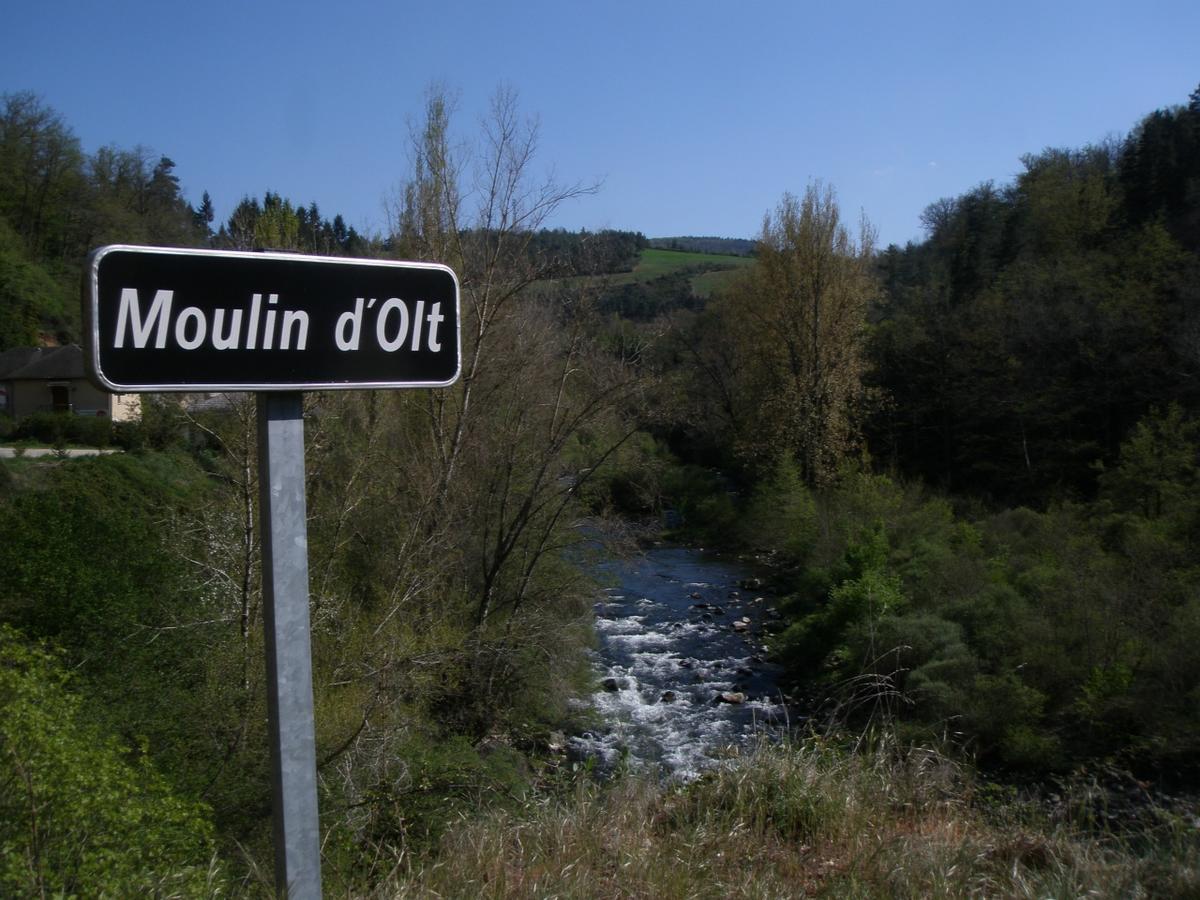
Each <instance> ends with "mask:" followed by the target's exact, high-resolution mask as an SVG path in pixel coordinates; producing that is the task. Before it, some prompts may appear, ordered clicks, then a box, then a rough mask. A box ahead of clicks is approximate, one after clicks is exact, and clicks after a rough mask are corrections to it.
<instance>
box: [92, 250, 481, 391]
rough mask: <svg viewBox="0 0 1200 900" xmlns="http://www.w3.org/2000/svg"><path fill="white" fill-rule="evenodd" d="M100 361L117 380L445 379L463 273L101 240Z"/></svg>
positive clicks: (104, 372)
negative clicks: (107, 243) (105, 243)
mask: <svg viewBox="0 0 1200 900" xmlns="http://www.w3.org/2000/svg"><path fill="white" fill-rule="evenodd" d="M83 301H84V332H85V339H86V341H87V345H88V346H87V353H86V358H87V360H88V368H89V374H90V375H91V376H92V379H93V380H94V381H95V382H96V383H97V384H99V385H100V386H102V387H104V388H106V389H107V390H110V391H276V390H287V391H302V390H314V389H331V388H402V387H444V386H445V385H448V384H451V383H452V382H453V381H454V380H455V379H456V378H458V373H459V367H460V350H459V318H458V279H457V278H455V276H454V273H453V272H452V271H451V270H450V269H448V268H446V267H445V266H439V265H433V264H427V263H408V262H404V263H401V262H384V261H377V260H362V259H335V258H331V257H316V256H300V255H296V254H290V253H235V252H216V251H207V250H176V249H166V248H161V247H129V246H120V245H117V246H110V247H101V248H100V249H99V250H96V251H94V252H93V253H92V255H91V257H90V259H89V264H88V267H87V269H86V271H85V274H84V287H83Z"/></svg>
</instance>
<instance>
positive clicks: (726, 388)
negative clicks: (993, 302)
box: [692, 184, 876, 484]
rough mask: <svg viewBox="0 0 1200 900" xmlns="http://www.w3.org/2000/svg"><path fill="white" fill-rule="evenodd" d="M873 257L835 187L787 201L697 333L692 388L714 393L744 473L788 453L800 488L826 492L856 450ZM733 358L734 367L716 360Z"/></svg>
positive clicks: (869, 240) (867, 236) (864, 232)
mask: <svg viewBox="0 0 1200 900" xmlns="http://www.w3.org/2000/svg"><path fill="white" fill-rule="evenodd" d="M873 252H874V251H873V235H872V232H871V229H870V227H869V226H868V225H867V224H866V222H865V221H864V222H863V223H862V225H861V228H860V233H859V237H858V238H857V240H856V239H853V238H851V236H850V233H849V231H848V230H847V229H846V228H845V226H844V225H843V224H842V223H841V218H840V211H839V209H838V206H837V202H836V199H835V197H834V194H833V191H832V189H830V188H822V187H821V186H820V185H818V184H812V185H810V186H809V188H808V190H807V191H806V193H805V195H804V197H803V198H802V199H798V198H796V197H794V196H792V195H790V194H785V195H784V198H783V200H782V201H781V202H780V204H779V206H778V208H777V209H776V210H775V212H774V213H773V214H771V215H768V216H767V218H766V220H765V222H764V224H763V233H762V237H761V239H760V240H759V250H758V256H757V259H756V260H755V262H754V264H753V265H751V266H749V267H748V268H747V269H746V270H745V277H744V278H742V279H740V280H739V282H738V283H737V284H736V286H735V287H733V288H731V289H730V290H729V291H728V293H727V294H726V295H725V296H724V297H723V298H722V299H721V300H720V301H719V302H718V303H717V304H716V305H715V306H714V311H713V316H712V317H711V318H712V319H713V321H712V323H711V327H701V328H697V329H696V330H695V332H694V336H693V338H692V348H693V349H692V355H693V357H694V359H695V360H696V362H697V363H698V366H697V369H698V371H697V372H696V375H695V378H696V386H695V388H694V390H695V391H696V393H698V394H708V395H715V397H716V398H717V400H718V405H717V408H716V409H715V410H713V412H714V414H715V415H716V416H718V417H719V418H720V421H721V422H722V424H724V425H725V426H727V428H728V429H729V435H728V440H729V442H730V443H732V444H733V445H734V446H736V447H737V448H738V449H739V453H740V456H741V458H742V460H743V465H744V466H745V467H746V468H749V469H751V470H754V469H755V468H756V467H761V466H763V464H764V463H765V464H766V466H768V467H769V466H771V465H773V464H774V463H775V462H777V461H778V460H779V459H780V458H782V457H783V456H784V455H785V454H791V456H792V457H793V459H794V460H795V462H796V464H797V465H798V466H799V468H800V472H801V475H802V477H803V478H804V480H805V481H806V482H808V483H809V484H819V483H825V482H828V481H830V480H831V479H832V478H833V477H834V475H835V473H836V471H837V469H838V467H839V465H840V461H841V459H842V458H843V457H844V456H845V455H846V454H850V453H853V452H854V451H855V449H856V448H857V447H858V445H859V442H860V423H861V419H862V416H863V413H864V411H865V404H866V401H867V399H868V393H867V391H866V389H865V385H864V380H863V379H864V375H865V371H866V366H867V360H866V356H865V353H864V346H863V339H864V337H865V332H866V327H867V311H868V306H869V304H870V303H871V301H872V300H873V298H874V296H875V292H876V288H875V284H874V275H873V272H872V256H873ZM701 324H702V325H708V323H705V322H703V320H702V322H701ZM714 345H715V346H714ZM730 354H731V355H733V356H735V357H736V358H737V364H736V365H728V364H725V363H724V362H723V361H722V360H721V359H720V357H721V356H722V355H730ZM734 397H737V398H738V401H737V403H738V407H740V408H736V409H735V407H734V403H733V400H732V398H734Z"/></svg>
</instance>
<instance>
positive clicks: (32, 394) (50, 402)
mask: <svg viewBox="0 0 1200 900" xmlns="http://www.w3.org/2000/svg"><path fill="white" fill-rule="evenodd" d="M58 384H63V385H66V386H67V388H68V391H69V398H70V403H71V409H72V410H73V411H74V412H75V413H76V414H78V415H92V416H94V415H99V414H103V415H106V416H110V415H112V395H111V394H107V393H105V392H104V391H101V390H99V389H98V388H96V387H94V386H93V385H92V384H91V383H90V382H88V381H86V380H83V379H70V380H66V379H63V380H61V381H11V382H9V395H8V403H9V411H10V412H11V413H12V417H13V418H14V419H23V418H25V417H26V416H31V415H33V414H34V413H36V412H52V411H53V409H54V394H53V392H52V391H51V386H52V385H58Z"/></svg>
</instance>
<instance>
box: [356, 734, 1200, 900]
mask: <svg viewBox="0 0 1200 900" xmlns="http://www.w3.org/2000/svg"><path fill="white" fill-rule="evenodd" d="M1148 837H1149V838H1150V842H1149V845H1145V841H1146V839H1147V838H1148ZM1139 841H1142V842H1143V847H1142V850H1141V851H1140V852H1139V853H1135V852H1133V851H1132V850H1131V849H1130V847H1131V846H1133V845H1132V843H1131V842H1130V841H1129V840H1128V839H1126V840H1117V839H1116V838H1114V837H1112V836H1111V835H1109V836H1105V835H1099V836H1097V835H1094V834H1092V835H1088V834H1085V833H1084V832H1083V831H1081V830H1080V829H1078V828H1073V827H1071V826H1070V825H1069V824H1064V823H1061V822H1060V823H1057V824H1056V823H1053V822H1051V821H1050V819H1049V817H1048V816H1047V815H1046V814H1045V813H1044V812H1043V811H1041V810H1038V809H1037V808H1035V807H1032V806H1030V805H1028V804H1024V805H1019V804H1011V803H1010V804H1006V805H1000V806H998V805H997V804H995V803H994V802H987V803H984V802H982V801H981V800H979V799H978V798H977V797H976V794H975V791H974V789H973V786H972V779H971V777H970V776H969V774H968V773H965V772H964V771H963V770H962V769H961V768H959V767H958V766H956V765H955V764H953V763H951V762H949V761H948V760H946V759H944V758H943V757H941V756H939V755H938V754H936V753H932V752H927V751H910V752H906V753H899V752H897V751H896V750H895V749H894V748H892V747H890V746H887V745H880V746H876V747H875V748H874V749H872V750H868V751H859V752H857V753H848V752H845V751H842V750H839V749H837V748H835V747H833V746H832V745H830V744H829V743H828V742H825V741H821V740H813V741H810V742H807V743H805V744H802V745H797V746H790V747H764V748H761V749H759V750H758V751H756V752H755V753H754V754H753V755H751V756H749V757H747V758H745V759H742V760H738V761H735V762H734V763H733V764H732V765H730V766H729V767H728V768H725V769H722V770H720V771H716V772H713V773H710V774H708V775H706V776H705V777H703V778H701V779H700V780H698V781H696V782H694V783H692V784H690V785H686V786H660V785H658V784H656V783H654V782H651V781H649V780H646V779H640V778H636V777H627V778H624V779H621V780H619V781H617V782H615V783H613V784H610V785H608V786H597V785H594V784H585V785H580V786H579V787H578V788H577V789H576V790H575V791H574V793H573V794H571V795H570V796H568V797H566V798H558V799H553V800H551V799H543V800H540V801H538V802H536V803H534V804H531V805H529V806H528V807H526V808H525V809H524V810H522V811H521V812H520V813H517V814H514V813H505V814H500V815H494V816H489V817H486V818H483V819H480V820H477V821H472V822H464V823H463V824H462V827H461V828H459V829H456V830H454V831H453V833H452V834H450V835H449V836H448V837H447V839H446V840H445V841H444V842H443V845H442V847H441V849H440V851H439V853H438V855H437V857H436V858H435V859H431V860H423V861H420V862H414V861H412V860H400V861H398V866H397V870H396V873H395V875H394V876H393V877H392V878H391V879H389V880H388V881H387V882H386V883H385V884H383V885H381V886H380V887H379V888H378V890H377V891H376V895H377V896H380V897H422V898H424V897H446V898H458V897H471V898H476V897H486V898H518V897H529V898H534V897H536V898H551V897H557V898H626V897H628V898H634V897H636V898H732V897H755V898H771V897H806V896H826V897H914V898H915V897H922V898H924V897H973V896H981V897H1030V898H1033V897H1039V898H1040V897H1138V896H1145V897H1196V896H1200V871H1198V869H1197V856H1198V854H1197V850H1200V839H1198V835H1197V829H1195V828H1194V827H1193V825H1192V823H1190V822H1186V821H1183V820H1182V819H1180V820H1178V821H1174V820H1171V819H1170V817H1167V816H1166V814H1165V813H1164V814H1163V818H1162V820H1161V822H1160V828H1159V831H1158V833H1156V834H1153V835H1147V834H1142V835H1140V837H1139Z"/></svg>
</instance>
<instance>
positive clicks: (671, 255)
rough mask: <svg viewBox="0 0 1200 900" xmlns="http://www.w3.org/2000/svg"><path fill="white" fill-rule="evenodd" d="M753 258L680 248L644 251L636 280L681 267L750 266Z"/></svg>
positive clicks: (635, 275)
mask: <svg viewBox="0 0 1200 900" xmlns="http://www.w3.org/2000/svg"><path fill="white" fill-rule="evenodd" d="M752 261H753V260H751V259H750V257H748V256H725V255H722V254H717V253H687V252H684V251H680V250H654V249H646V250H643V251H642V259H641V262H639V263H638V264H637V266H636V267H635V268H634V270H633V280H634V281H652V280H653V279H655V278H661V277H662V276H663V275H670V274H671V273H673V272H678V271H679V270H680V269H691V268H696V267H699V266H720V267H721V268H723V269H737V268H741V267H742V266H748V265H749V264H750V263H751V262H752Z"/></svg>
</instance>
